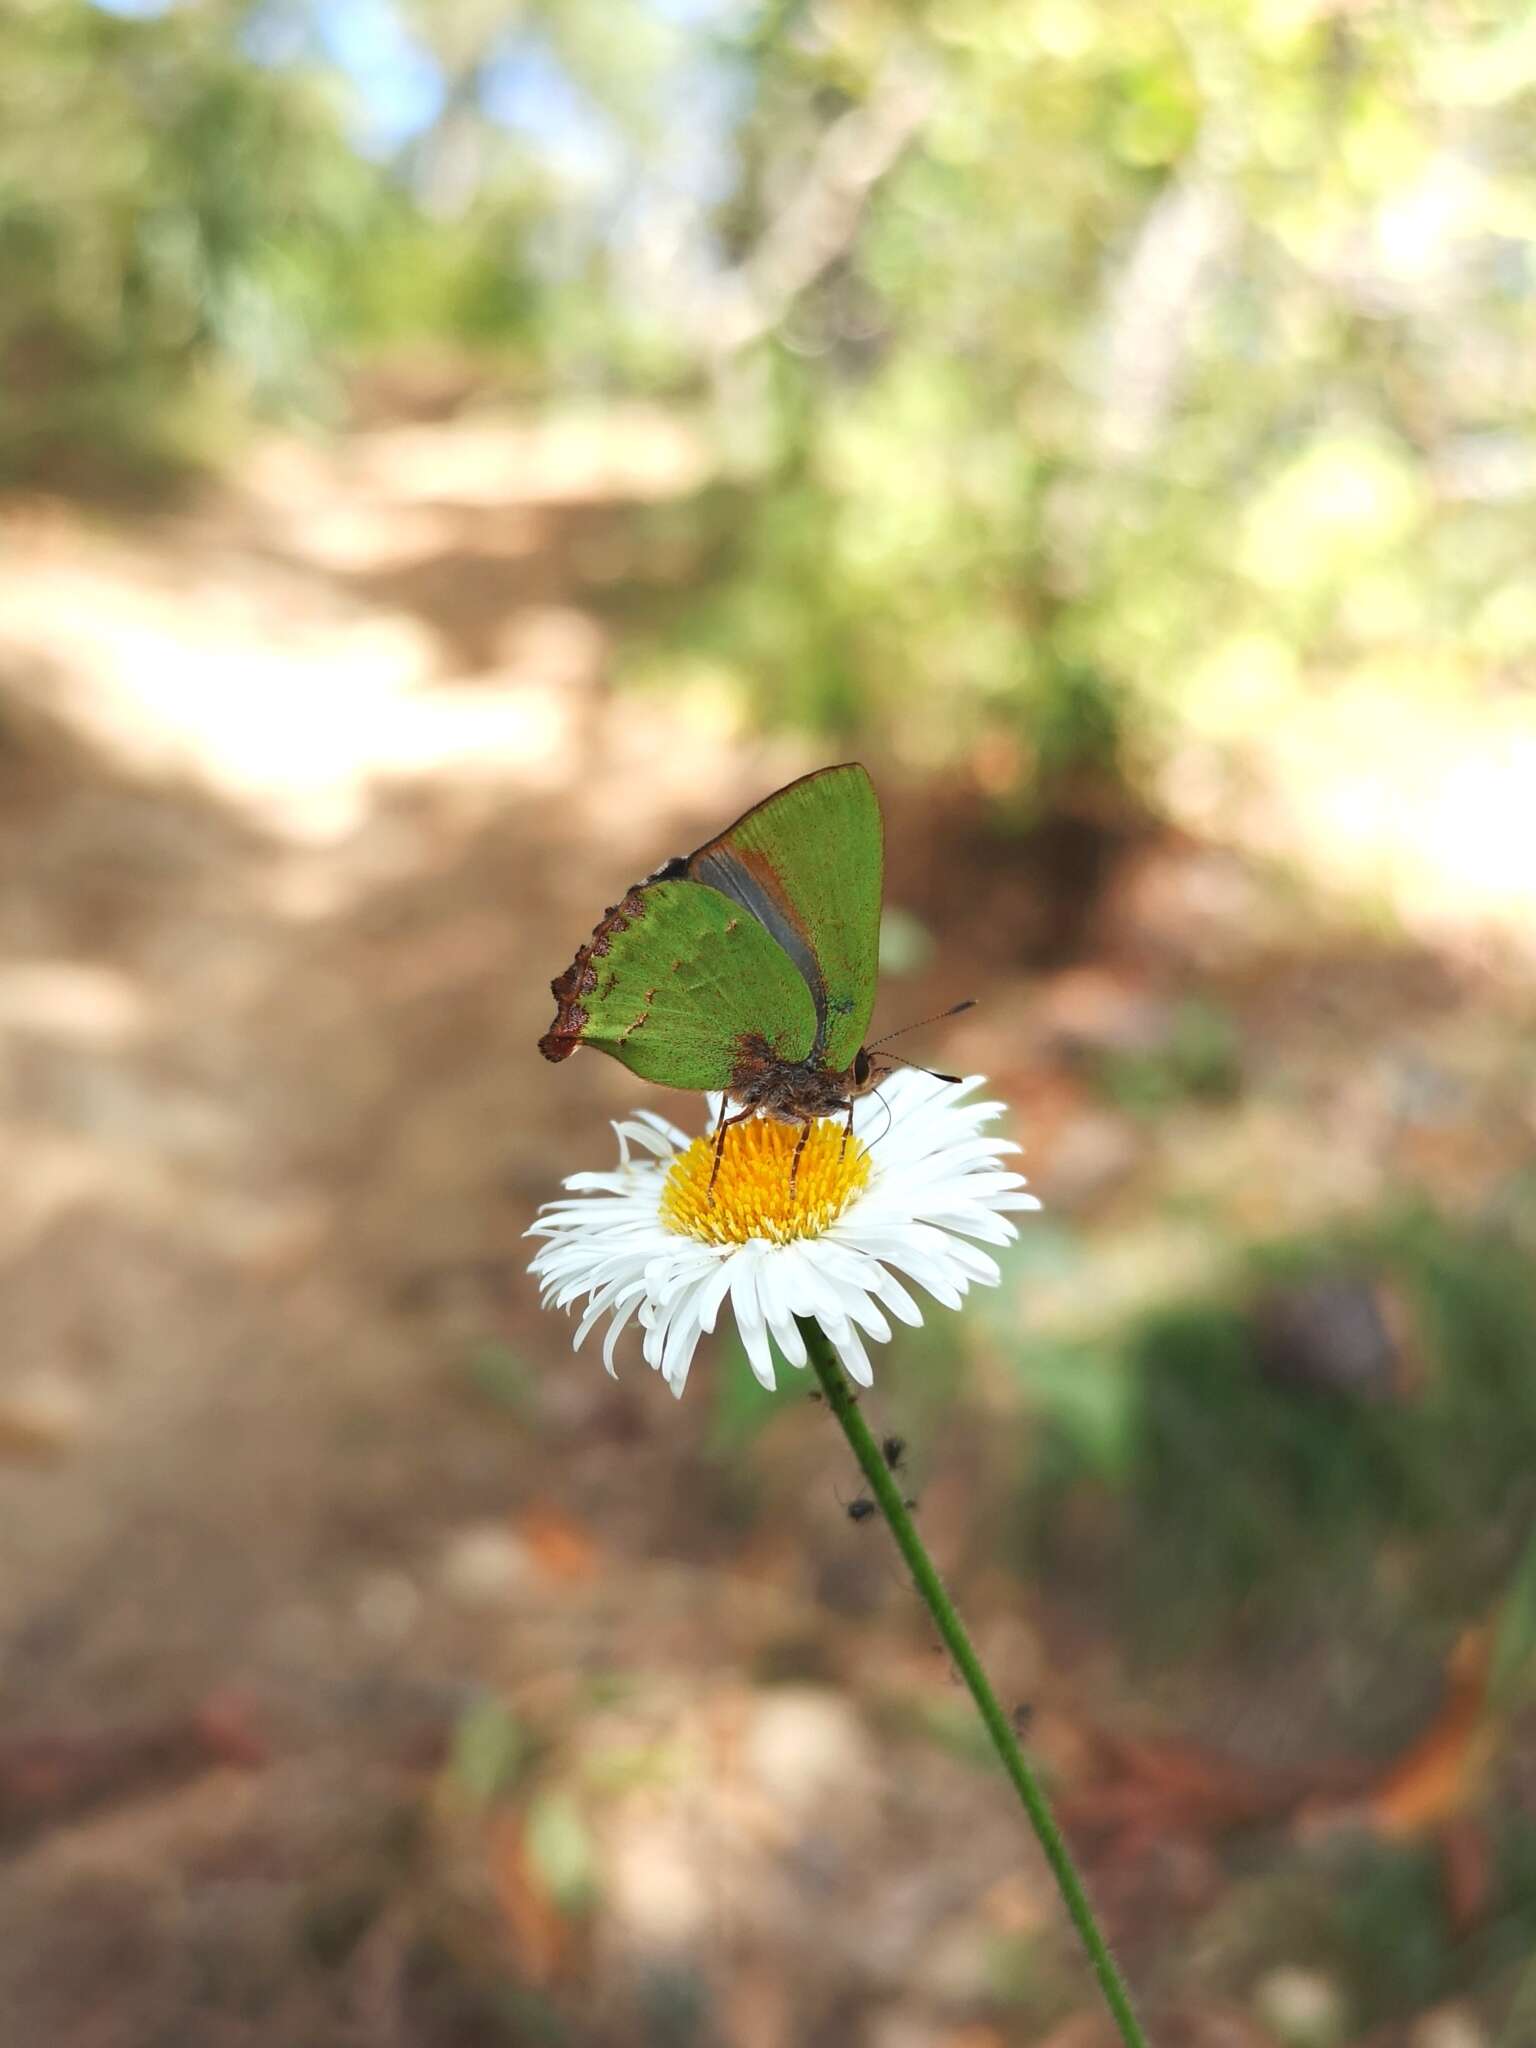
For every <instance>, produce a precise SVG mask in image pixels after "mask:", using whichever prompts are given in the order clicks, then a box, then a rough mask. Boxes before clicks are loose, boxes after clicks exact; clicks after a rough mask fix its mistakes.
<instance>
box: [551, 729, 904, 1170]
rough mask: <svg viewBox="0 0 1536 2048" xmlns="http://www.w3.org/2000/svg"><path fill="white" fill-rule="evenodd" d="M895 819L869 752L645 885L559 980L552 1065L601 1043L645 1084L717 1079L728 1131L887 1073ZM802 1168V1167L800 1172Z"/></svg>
mask: <svg viewBox="0 0 1536 2048" xmlns="http://www.w3.org/2000/svg"><path fill="white" fill-rule="evenodd" d="M884 865H885V831H884V826H883V824H882V822H881V817H880V805H879V801H878V799H877V798H876V796H875V790H874V785H873V783H872V782H871V781H870V779H869V776H868V774H867V773H866V772H865V770H864V769H863V768H862V767H860V766H859V764H858V763H857V762H847V763H845V764H844V765H843V766H842V767H838V768H819V769H817V770H816V772H815V773H814V774H812V775H802V776H801V777H800V779H799V781H798V782H791V783H789V784H787V785H786V786H785V788H783V789H781V790H777V791H776V792H775V793H774V794H773V795H772V796H770V797H766V798H764V800H763V802H762V803H760V804H756V805H754V806H753V808H752V809H751V810H750V811H748V812H746V813H745V815H744V816H742V817H740V818H738V819H737V820H736V822H735V824H734V825H728V826H727V827H726V829H725V831H723V832H721V833H719V834H718V835H717V836H716V837H715V838H714V839H711V840H709V841H707V842H706V843H705V844H704V845H703V846H701V847H700V848H699V849H698V851H697V852H696V853H690V854H687V855H680V856H678V857H677V858H676V859H673V860H669V861H668V862H667V863H666V864H665V865H664V866H663V867H660V868H658V869H657V870H656V872H655V874H653V875H649V876H647V878H646V879H645V880H644V881H643V882H638V883H636V885H635V886H634V888H632V889H631V890H630V891H629V892H628V894H627V895H626V896H625V897H624V900H623V901H622V902H621V903H618V904H616V905H615V906H614V907H613V908H612V909H611V910H608V911H606V912H605V913H604V915H603V918H602V921H601V922H600V923H599V925H598V926H597V929H596V930H595V931H594V932H593V934H592V936H591V938H590V939H589V940H588V941H587V943H586V945H584V946H583V947H582V948H581V949H580V951H579V952H578V953H577V955H576V958H575V960H574V961H573V962H572V963H571V965H570V966H569V967H568V968H567V969H566V970H565V972H564V974H562V975H561V976H560V977H559V978H558V979H557V980H555V981H553V982H551V983H550V992H551V993H552V994H553V996H554V998H555V1001H556V1003H557V1004H558V1005H559V1008H558V1010H557V1013H556V1016H555V1021H554V1023H553V1024H552V1025H551V1026H550V1028H549V1030H548V1031H547V1032H546V1033H545V1034H544V1036H543V1037H542V1038H541V1039H540V1040H539V1050H540V1052H542V1053H543V1055H544V1057H545V1058H546V1059H548V1060H563V1059H568V1058H569V1057H570V1055H571V1054H572V1053H573V1052H574V1051H575V1050H576V1048H577V1046H579V1045H591V1046H595V1047H596V1048H597V1049H598V1051H599V1052H606V1053H609V1054H611V1055H612V1057H613V1058H614V1059H616V1060H619V1061H620V1062H621V1063H622V1064H623V1065H624V1066H626V1067H628V1068H629V1070H630V1072H631V1073H634V1074H638V1075H640V1077H641V1078H642V1080H646V1081H659V1082H661V1083H662V1084H663V1085H664V1086H666V1087H669V1088H693V1089H699V1090H705V1089H718V1090H719V1091H720V1093H721V1096H722V1098H724V1097H730V1098H732V1099H733V1100H734V1101H735V1102H736V1103H737V1104H739V1105H740V1107H739V1108H738V1109H737V1110H736V1111H735V1113H734V1114H732V1115H730V1116H727V1115H726V1110H725V1102H724V1100H722V1102H721V1107H720V1122H719V1124H718V1126H717V1137H716V1154H715V1163H716V1167H717V1169H718V1165H719V1158H720V1151H719V1147H720V1145H721V1144H722V1143H723V1140H724V1136H725V1131H726V1129H727V1127H728V1126H729V1125H730V1124H733V1123H739V1122H741V1121H742V1119H744V1118H746V1117H749V1116H753V1115H764V1116H770V1117H774V1118H777V1119H778V1120H779V1121H781V1122H783V1123H798V1124H801V1125H802V1126H803V1127H804V1128H803V1130H802V1132H801V1136H800V1145H799V1147H797V1149H796V1153H795V1165H796V1166H798V1164H799V1157H800V1149H801V1148H803V1146H804V1144H805V1139H806V1136H807V1135H808V1133H809V1131H810V1128H811V1125H812V1124H813V1123H814V1122H815V1120H816V1119H817V1118H818V1117H823V1116H834V1115H837V1114H840V1113H841V1114H846V1116H847V1118H848V1128H849V1130H851V1129H852V1126H853V1102H854V1098H855V1097H856V1096H858V1095H861V1094H863V1092H864V1091H865V1090H866V1089H867V1088H868V1087H869V1086H870V1085H871V1082H872V1080H873V1078H874V1074H873V1067H872V1064H871V1060H870V1055H869V1051H868V1049H867V1048H866V1046H865V1044H864V1034H865V1033H866V1032H867V1031H868V1029H869V1019H870V1012H871V1011H872V1010H873V1008H874V1003H875V978H876V970H877V966H878V955H879V941H880V896H881V885H882V881H883V877H884ZM792 1172H793V1169H792Z"/></svg>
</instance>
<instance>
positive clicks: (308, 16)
mask: <svg viewBox="0 0 1536 2048" xmlns="http://www.w3.org/2000/svg"><path fill="white" fill-rule="evenodd" d="M242 41H243V43H244V46H245V49H246V51H247V52H248V53H249V55H250V56H251V57H252V58H253V59H254V60H255V62H256V63H258V64H267V65H272V66H281V65H285V64H298V63H319V64H324V65H328V66H330V67H332V68H333V69H334V70H336V71H338V72H340V74H341V75H342V77H343V78H345V79H346V81H347V83H348V85H349V86H350V87H351V88H352V98H351V106H350V108H349V113H350V117H351V120H350V125H351V131H352V140H353V142H354V144H355V145H356V147H357V148H358V149H360V150H361V151H362V152H363V153H364V154H365V155H367V156H375V157H389V156H393V155H394V154H395V152H396V151H397V150H398V149H400V148H401V147H402V145H403V144H405V143H407V142H409V141H410V140H411V138H412V137H413V136H415V135H419V134H420V133H421V132H422V130H423V129H424V128H428V127H430V126H431V124H432V122H433V121H435V120H436V119H437V116H438V114H439V113H440V112H441V110H442V105H443V97H444V91H445V88H444V84H443V75H442V72H441V70H440V69H439V67H438V65H437V64H436V63H435V62H434V60H433V58H432V56H431V54H430V53H429V52H428V51H427V50H425V49H424V48H423V47H422V45H421V44H420V43H418V42H417V41H416V39H415V38H414V37H413V36H412V35H411V34H410V32H409V30H408V29H407V28H406V26H405V24H404V23H403V22H402V20H401V18H400V11H399V9H398V7H396V6H395V5H394V4H393V0H268V4H267V5H265V6H261V7H258V8H256V9H255V10H254V11H253V13H252V14H251V15H250V17H249V18H248V20H247V21H246V23H245V26H244V29H243V32H242Z"/></svg>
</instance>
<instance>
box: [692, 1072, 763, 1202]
mask: <svg viewBox="0 0 1536 2048" xmlns="http://www.w3.org/2000/svg"><path fill="white" fill-rule="evenodd" d="M754 1114H755V1111H754V1110H753V1108H752V1106H751V1104H750V1103H749V1104H748V1106H747V1107H746V1108H745V1109H738V1110H737V1112H736V1114H735V1115H734V1116H727V1115H726V1113H725V1097H724V1096H723V1095H722V1096H721V1098H720V1115H719V1117H718V1119H717V1121H716V1123H715V1159H714V1164H713V1165H712V1166H711V1167H710V1169H709V1186H708V1187H707V1188H706V1189H705V1190H704V1199H705V1201H706V1202H712V1201H713V1200H714V1199H715V1181H716V1178H717V1177H718V1175H719V1172H720V1161H721V1159H722V1158H723V1157H724V1154H725V1134H726V1132H727V1131H728V1130H729V1129H730V1128H731V1125H732V1124H744V1123H745V1122H746V1120H747V1118H748V1117H749V1116H752V1115H754Z"/></svg>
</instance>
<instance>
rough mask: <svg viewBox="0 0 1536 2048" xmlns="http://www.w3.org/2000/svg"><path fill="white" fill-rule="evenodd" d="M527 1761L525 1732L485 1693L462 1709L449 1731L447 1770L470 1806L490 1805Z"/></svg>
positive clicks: (508, 1713)
mask: <svg viewBox="0 0 1536 2048" xmlns="http://www.w3.org/2000/svg"><path fill="white" fill-rule="evenodd" d="M527 1761H528V1735H527V1731H526V1730H525V1729H524V1727H523V1725H522V1723H521V1722H520V1721H519V1720H518V1719H517V1717H516V1715H515V1714H513V1713H512V1711H511V1710H510V1708H508V1707H507V1706H506V1705H505V1704H504V1703H503V1702H502V1701H501V1700H499V1699H497V1698H495V1696H494V1695H493V1694H490V1693H487V1694H485V1695H484V1696H483V1697H482V1698H480V1699H478V1700H476V1701H475V1702H474V1704H473V1705H472V1706H470V1707H469V1708H467V1709H466V1711H465V1712H464V1713H463V1715H462V1716H461V1717H460V1719H459V1722H458V1725H457V1726H456V1727H455V1729H454V1731H453V1747H452V1752H451V1754H450V1757H449V1766H448V1767H449V1772H450V1774H451V1776H452V1779H453V1782H454V1784H455V1785H457V1786H458V1788H459V1790H460V1791H461V1792H462V1793H463V1794H464V1796H465V1798H466V1799H468V1800H469V1802H470V1803H471V1805H474V1806H491V1805H494V1804H495V1802H496V1801H497V1800H498V1799H500V1798H501V1797H502V1796H503V1795H504V1794H505V1793H506V1792H508V1791H509V1790H510V1789H511V1787H512V1786H513V1785H515V1784H516V1783H517V1781H518V1779H519V1777H520V1776H521V1775H522V1772H523V1769H524V1766H525V1765H526V1763H527Z"/></svg>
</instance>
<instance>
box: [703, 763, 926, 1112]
mask: <svg viewBox="0 0 1536 2048" xmlns="http://www.w3.org/2000/svg"><path fill="white" fill-rule="evenodd" d="M674 868H681V869H682V870H683V871H684V872H685V873H687V874H688V875H689V876H690V877H692V878H693V879H694V880H695V881H698V882H704V883H707V884H708V885H709V886H710V888H712V889H715V890H718V891H719V892H720V894H721V895H723V896H725V897H727V898H729V899H730V901H731V902H732V903H734V904H737V905H739V906H740V907H741V908H742V909H743V910H746V911H748V912H750V913H751V916H752V918H753V919H754V920H755V921H756V922H757V923H758V924H759V925H760V926H761V927H762V929H763V930H764V931H766V932H767V933H768V935H769V936H770V937H771V938H772V939H773V940H774V941H775V942H776V945H777V947H778V948H779V949H781V951H782V954H783V955H784V956H785V957H787V958H788V959H789V960H790V961H791V962H792V963H793V965H794V966H795V968H796V969H797V970H798V971H799V974H800V977H801V979H802V980H803V982H804V984H805V987H806V988H807V989H808V990H809V992H810V997H811V1002H812V1005H813V1009H814V1013H815V1036H814V1039H813V1042H812V1046H811V1050H812V1051H813V1052H815V1053H816V1054H817V1056H818V1057H819V1059H820V1060H821V1062H822V1063H823V1064H824V1065H825V1066H826V1067H827V1068H829V1069H830V1070H831V1071H832V1072H833V1073H841V1072H843V1071H844V1069H846V1068H847V1067H848V1066H850V1065H851V1064H852V1062H853V1058H854V1055H855V1054H856V1053H857V1052H858V1050H859V1048H860V1047H861V1046H862V1045H863V1043H864V1039H865V1036H866V1035H867V1033H868V1031H869V1019H870V1013H871V1012H872V1011H873V1009H874V1006H875V981H876V975H877V970H878V964H879V950H880V898H881V892H882V887H883V882H884V870H885V830H884V826H883V824H882V822H881V817H880V803H879V799H878V798H877V797H876V795H875V788H874V784H873V783H872V782H871V781H870V779H869V775H868V773H867V771H866V770H865V769H864V768H862V767H861V766H860V765H859V763H858V762H856V761H850V762H846V763H844V765H843V766H841V767H837V768H818V769H817V770H816V772H815V773H814V774H812V775H802V776H801V777H800V779H799V781H798V782H791V783H789V784H787V785H786V786H785V787H784V788H783V789H781V790H777V791H775V793H774V794H773V795H772V796H770V797H765V798H764V799H763V801H762V802H761V803H760V804H757V805H755V806H754V807H753V809H751V810H750V811H748V812H746V814H745V815H744V816H743V817H740V818H738V819H737V820H736V822H735V824H734V825H729V826H727V827H726V829H725V831H723V832H722V833H720V834H719V835H718V836H717V837H716V838H714V839H711V840H710V841H709V842H708V843H707V844H706V845H704V846H701V847H700V848H699V850H698V852H697V853H692V854H690V855H689V856H688V858H687V860H686V861H685V862H679V863H671V864H669V867H668V869H667V870H666V872H669V873H670V872H672V871H673V869H674ZM759 1028H760V1027H759Z"/></svg>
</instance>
